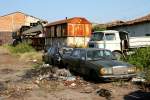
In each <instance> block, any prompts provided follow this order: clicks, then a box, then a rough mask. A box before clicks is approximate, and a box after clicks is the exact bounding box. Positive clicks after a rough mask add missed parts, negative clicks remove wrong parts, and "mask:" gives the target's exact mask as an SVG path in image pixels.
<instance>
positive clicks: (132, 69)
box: [128, 67, 136, 73]
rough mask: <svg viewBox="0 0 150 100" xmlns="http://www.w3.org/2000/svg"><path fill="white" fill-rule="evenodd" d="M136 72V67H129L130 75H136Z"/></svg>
mask: <svg viewBox="0 0 150 100" xmlns="http://www.w3.org/2000/svg"><path fill="white" fill-rule="evenodd" d="M135 72H136V67H129V68H128V73H135Z"/></svg>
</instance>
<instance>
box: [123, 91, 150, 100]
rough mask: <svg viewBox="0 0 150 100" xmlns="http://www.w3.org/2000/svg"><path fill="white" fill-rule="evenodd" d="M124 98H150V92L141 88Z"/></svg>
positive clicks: (147, 99) (133, 99)
mask: <svg viewBox="0 0 150 100" xmlns="http://www.w3.org/2000/svg"><path fill="white" fill-rule="evenodd" d="M124 100H150V92H144V91H141V90H138V91H135V92H131V93H129V94H128V95H125V96H124Z"/></svg>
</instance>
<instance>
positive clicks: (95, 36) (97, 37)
mask: <svg viewBox="0 0 150 100" xmlns="http://www.w3.org/2000/svg"><path fill="white" fill-rule="evenodd" d="M103 37H104V33H102V32H95V33H92V36H91V41H101V40H103Z"/></svg>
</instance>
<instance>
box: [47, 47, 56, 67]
mask: <svg viewBox="0 0 150 100" xmlns="http://www.w3.org/2000/svg"><path fill="white" fill-rule="evenodd" d="M54 53H55V48H51V50H50V52H49V53H48V60H49V63H50V64H53V55H54Z"/></svg>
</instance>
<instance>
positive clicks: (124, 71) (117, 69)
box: [113, 66, 128, 75]
mask: <svg viewBox="0 0 150 100" xmlns="http://www.w3.org/2000/svg"><path fill="white" fill-rule="evenodd" d="M113 74H114V75H121V74H128V68H127V67H125V66H115V67H113Z"/></svg>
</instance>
